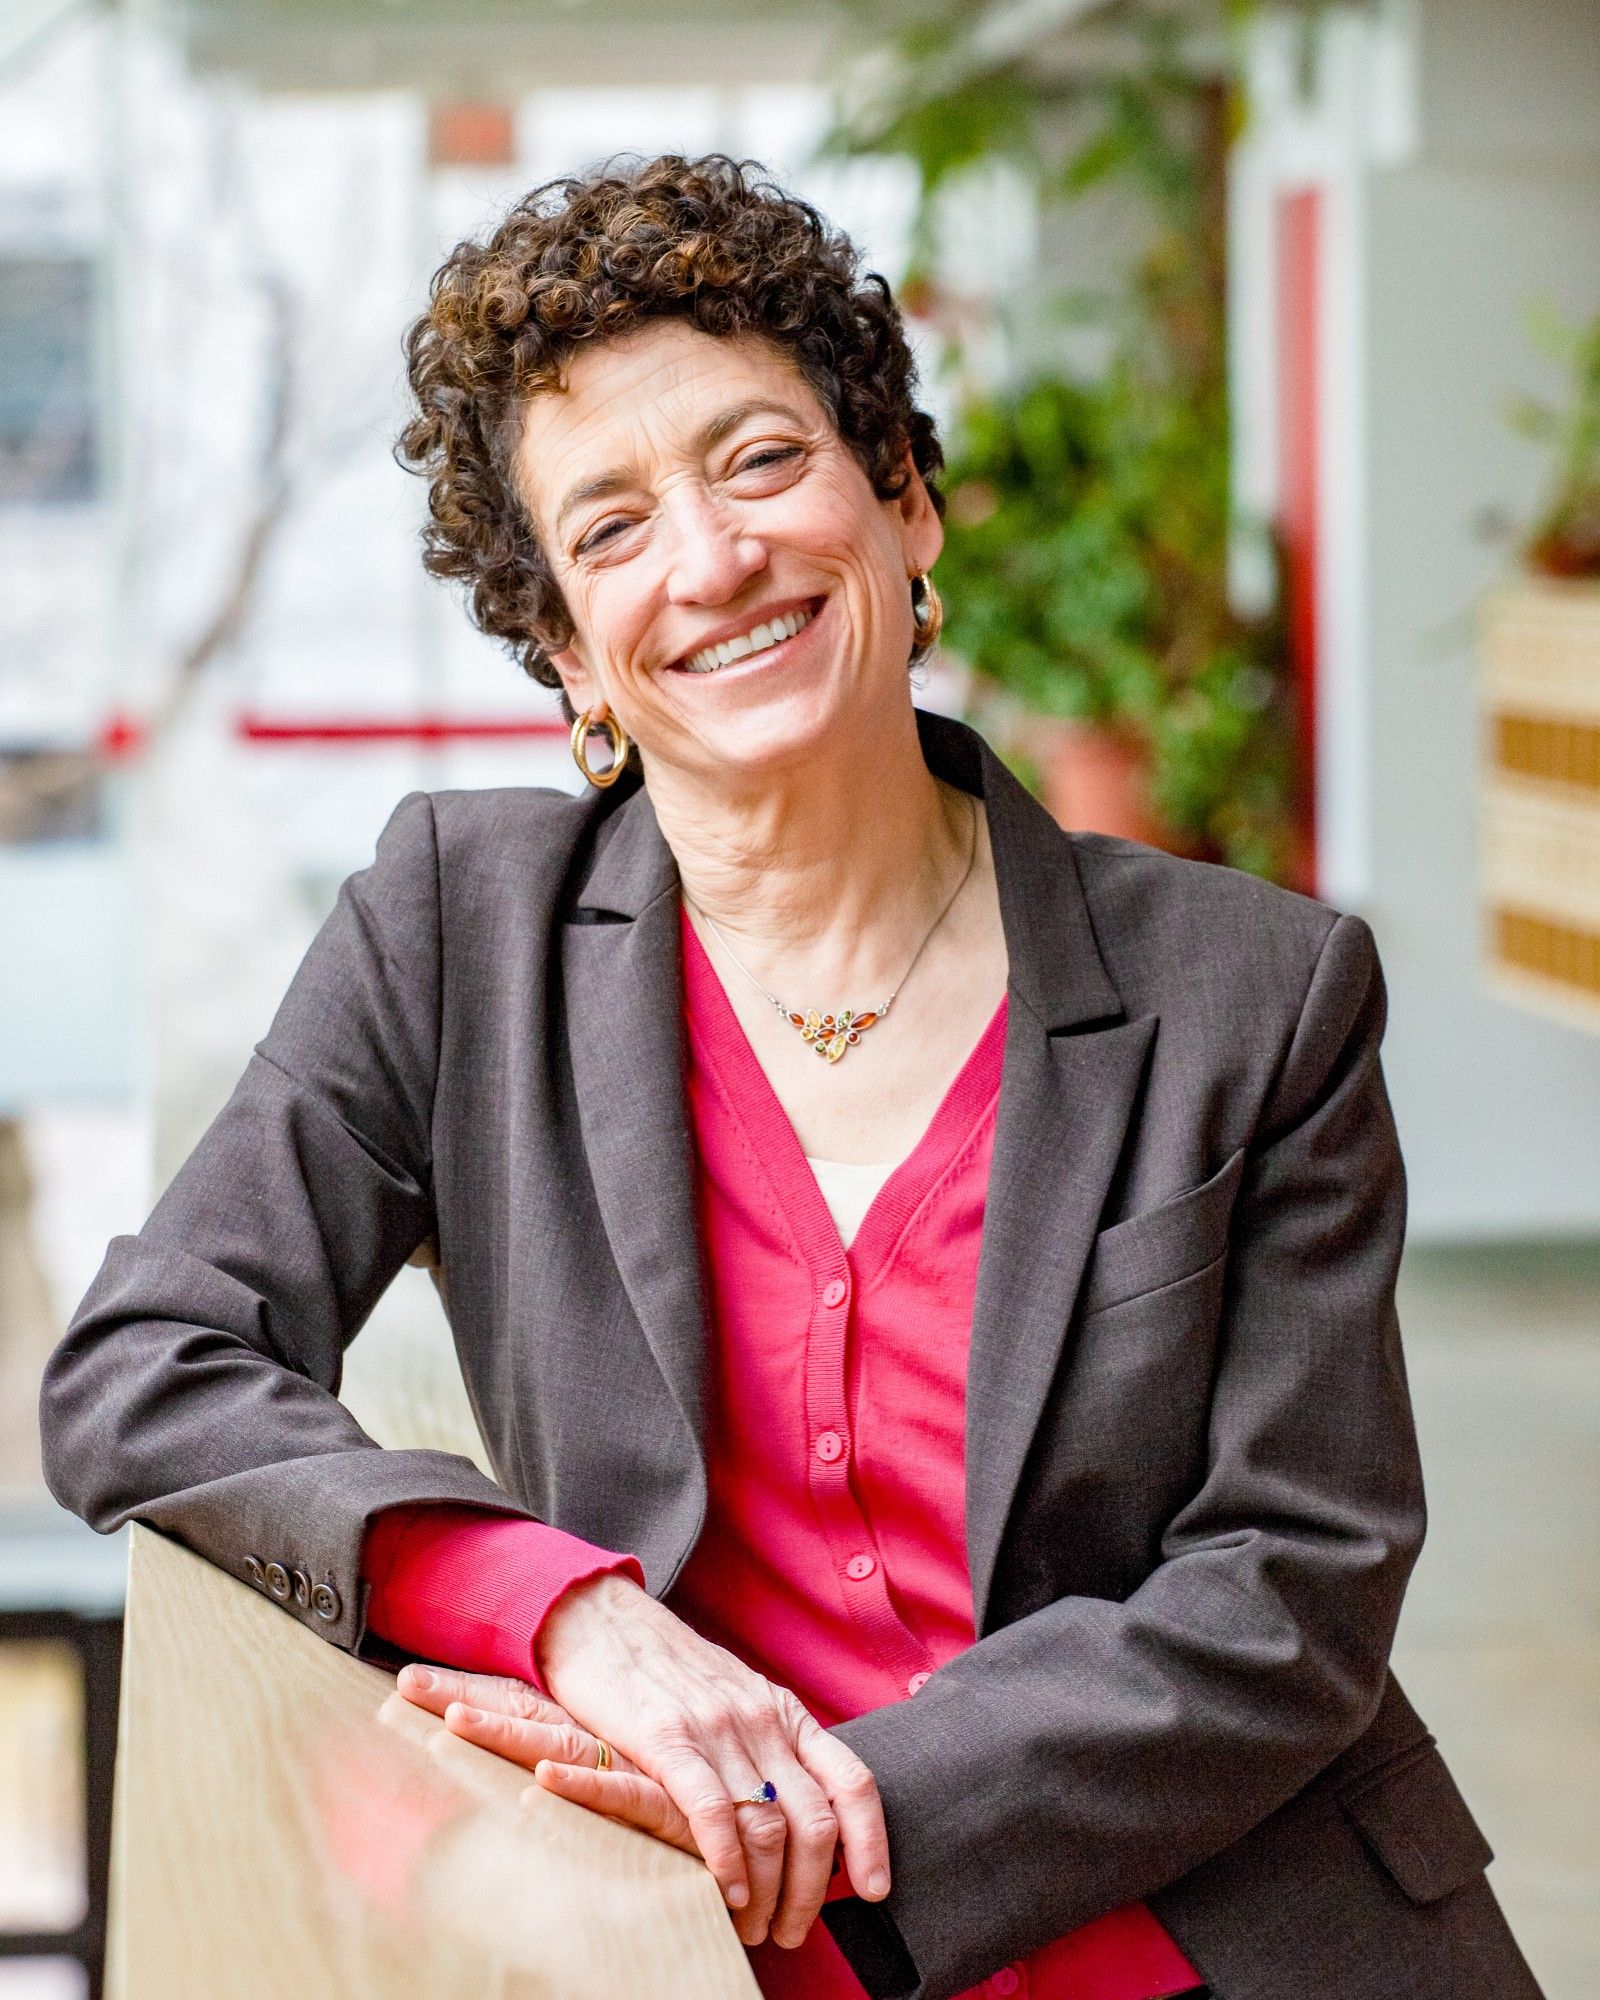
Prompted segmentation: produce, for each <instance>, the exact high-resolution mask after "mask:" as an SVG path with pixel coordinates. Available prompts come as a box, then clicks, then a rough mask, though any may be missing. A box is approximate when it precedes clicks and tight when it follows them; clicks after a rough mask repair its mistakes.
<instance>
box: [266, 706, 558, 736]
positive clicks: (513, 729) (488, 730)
mask: <svg viewBox="0 0 1600 2000" xmlns="http://www.w3.org/2000/svg"><path fill="white" fill-rule="evenodd" d="M233 728H234V734H235V735H236V736H237V737H239V739H240V740H241V741H242V742H245V743H483V742H507V741H516V740H518V739H527V738H530V737H561V738H565V737H566V736H567V735H568V734H569V726H568V725H567V724H566V723H565V722H563V721H562V720H561V718H560V716H558V715H529V716H518V717H516V718H515V719H512V718H495V717H489V716H464V715H456V716H453V715H396V716H381V717H379V716H319V717H318V718H317V720H316V721H314V722H307V721H294V720H291V719H289V718H283V717H272V716H265V715H252V714H250V713H248V712H246V713H245V714H242V715H240V716H239V717H238V718H237V719H236V720H235V722H234V725H233Z"/></svg>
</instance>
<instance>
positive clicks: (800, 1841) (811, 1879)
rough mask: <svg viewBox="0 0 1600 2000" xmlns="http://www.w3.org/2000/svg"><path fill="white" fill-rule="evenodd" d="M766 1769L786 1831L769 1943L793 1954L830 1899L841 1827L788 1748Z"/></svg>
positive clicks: (771, 1755) (773, 1755) (767, 1761)
mask: <svg viewBox="0 0 1600 2000" xmlns="http://www.w3.org/2000/svg"><path fill="white" fill-rule="evenodd" d="M763 1768H764V1769H765V1770H767V1771H768V1772H769V1773H771V1774H772V1782H773V1785H774V1786H775V1788H776V1790H777V1794H778V1803H779V1806H780V1808H781V1810H782V1812H783V1816H784V1819H785V1821H786V1822H787V1826H788V1839H787V1842H786V1845H785V1848H784V1856H783V1881H782V1886H781V1887H780V1890H779V1893H778V1905H777V1908H776V1910H775V1911H774V1912H773V1917H772V1926H771V1937H772V1941H773V1943H774V1944H777V1945H781V1946H782V1947H783V1948H784V1949H785V1950H786V1951H793V1950H795V1949H796V1947H797V1946H799V1945H802V1944H804V1943H805V1941H806V1938H807V1936H808V1935H809V1933H810V1930H811V1926H812V1925H813V1924H814V1923H815V1922H816V1920H817V1912H818V1911H819V1910H820V1909H821V1908H822V1901H823V1898H824V1897H825V1896H826V1895H827V1893H828V1884H829V1882H830V1881H831V1880H832V1878H833V1857H834V1852H835V1849H836V1848H837V1846H838V1841H839V1822H838V1820H837V1818H836V1817H835V1815H834V1811H833V1807H832V1806H831V1805H830V1804H829V1803H828V1797H827V1794H826V1793H825V1792H824V1791H823V1789H822V1787H821V1786H820V1785H819V1784H818V1783H817V1782H816V1780H815V1779H814V1778H813V1777H812V1776H811V1775H810V1773H809V1772H807V1771H806V1770H805V1769H804V1768H803V1767H802V1766H801V1765H800V1764H798V1763H797V1762H796V1761H795V1759H794V1756H793V1754H792V1753H791V1752H790V1750H789V1748H788V1745H787V1744H785V1745H783V1746H782V1748H781V1749H774V1750H772V1751H768V1752H766V1753H764V1756H763Z"/></svg>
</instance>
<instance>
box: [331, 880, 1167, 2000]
mask: <svg viewBox="0 0 1600 2000" xmlns="http://www.w3.org/2000/svg"><path fill="white" fill-rule="evenodd" d="M683 948H684V983H685V1004H686V1011H687V1019H688V1027H689V1037H688V1040H689V1060H688V1065H687V1071H686V1087H687V1094H688V1106H689V1112H690V1119H691V1124H692V1127H693V1131H694V1136H695V1142H696V1152H697V1158H698V1174H697V1187H696V1196H697V1207H698V1214H699V1221H700V1234H701V1242H702V1244H703V1245H704V1247H705V1258H706V1272H707V1283H708V1299H707V1304H708V1308H709V1316H710V1325H711V1329H712V1339H711V1347H710V1354H709V1357H708V1362H709V1365H708V1375H707V1391H708V1394H707V1411H708V1415H707V1435H706V1440H705V1442H706V1460H707V1466H708V1477H709V1483H710V1493H709V1504H708V1508H707V1515H706V1524H705V1528H704V1530H703V1532H702V1534H701V1537H700V1540H699V1542H698V1543H697V1544H696V1547H695V1550H694V1553H693V1554H692V1555H691V1557H690V1559H689V1561H688V1563H687V1564H686V1565H685V1568H684V1570H683V1572H682V1574H681V1575H680V1577H679V1578H678V1581H677V1583H676V1585H675V1586H674V1588H673V1591H672V1594H671V1596H670V1597H669V1599H668V1602H669V1603H670V1604H671V1606H672V1608H673V1609H674V1610H675V1611H677V1612H678V1613H679V1614H680V1615H681V1616H682V1617H684V1618H685V1619H687V1621H688V1622H689V1623H690V1624H691V1625H693V1626H694V1627H695V1629H696V1630H697V1631H700V1632H702V1633H704V1634H705V1635H706V1636H707V1637H708V1638H711V1639H714V1640H716V1641H717V1643H718V1644H720V1645H723V1646H726V1647H727V1648H728V1649H729V1650H730V1651H732V1652H734V1653H736V1654H738V1655H739V1657H740V1658H742V1659H744V1660H746V1661H747V1662H748V1663H749V1664H750V1665H751V1666H753V1667H755V1668H756V1669H757V1670H758V1671H759V1672H761V1673H764V1674H766V1675H768V1676H769V1677H770V1678H771V1679H773V1680H775V1681H779V1682H781V1683H783V1684H784V1685H786V1686H788V1687H791V1688H793V1689H794V1691H795V1692H796V1694H798V1695H799V1697H800V1698H801V1700H802V1701H804V1702H805V1704H806V1705H807V1707H808V1708H810V1710H811V1711H812V1713H813V1714H814V1715H816V1716H817V1717H818V1719H819V1720H820V1721H821V1722H823V1723H824V1724H825V1725H827V1724H832V1723H835V1722H839V1721H843V1720H844V1719H846V1718H847V1717H850V1716H854V1715H859V1714H860V1713H862V1711H864V1710H866V1709H869V1708H878V1707H882V1706H883V1705H885V1704H886V1703H889V1702H894V1701H904V1700H909V1699H911V1698H913V1697H914V1696H915V1695H916V1693H917V1691H918V1689H919V1688H921V1687H922V1685H923V1684H924V1682H925V1681H926V1680H927V1679H928V1678H929V1676H930V1675H932V1674H934V1673H936V1672H937V1671H938V1669H939V1668H940V1667H941V1666H942V1665H943V1664H944V1663H945V1662H946V1661H947V1660H949V1659H951V1658H953V1657H954V1656H955V1655H956V1654H957V1653H959V1652H962V1651H963V1650H965V1648H966V1647H968V1646H970V1645H971V1644H972V1643H973V1640H974V1633H973V1625H972V1593H971V1587H970V1584H969V1581H968V1576H967V1560H966V1530H965V1415H966V1412H965V1393H966V1363H967V1339H968V1333H969V1329H970V1325H971V1317H972V1300H973V1292H974V1287H975V1284H976V1278H977V1266H978V1250H979V1242H980V1237H981V1232H982V1227H983V1209H984V1194H985V1189H986V1186H987V1182H988V1171H989V1158H990V1153H991V1150H992V1147H993V1141H994V1115H995V1106H996V1102H997V1099H998V1096H999V1090H1000V1070H1001V1052H1002V1047H1003V1043H1004V1036H1005V1003H1004V1001H1002V1002H1001V1005H1000V1007H999V1009H998V1010H997V1011H996V1013H995V1015H994V1017H993V1018H992V1020H991V1021H990V1023H989V1025H988V1027H987V1028H986V1029H985V1030H984V1033H983V1035H982V1037H981V1038H980V1040H979V1042H978V1044H977V1046H976V1048H974V1050H973V1051H972V1053H971V1055H970V1056H969V1057H968V1059H967V1061H966V1062H965V1064H964V1065H963V1066H962V1069H961V1071H960V1073H959V1075H958V1076H957V1077H956V1079H955V1081H954V1082H953V1083H952V1084H951V1086H950V1088H949V1090H948V1091H947V1092H946V1094H945V1096H944V1099H943V1101H942V1102H941V1104H940V1106H939V1108H938V1110H937V1111H936V1112H935V1114H934V1117H933V1120H932V1123H931V1124H930V1125H929V1126H928V1128H927V1130H926V1131H925V1132H924V1134H923V1136H922V1138H921V1140H920V1141H919V1142H918V1144H917V1146H916V1147H915V1148H914V1150H913V1151H912V1152H911V1153H910V1155H909V1156H908V1157H907V1158H906V1159H905V1160H903V1161H902V1162H901V1164H900V1165H899V1166H898V1167H897V1168H896V1169H895V1171H894V1172H893V1173H892V1174H891V1175H890V1177H889V1179H888V1180H887V1182H886V1183H885V1184H884V1186H883V1188H882V1190H881V1191H880V1193H879V1195H878V1197H877V1199H876V1200H875V1201H874V1202H873V1204H872V1207H871V1208H870V1210H869V1211H868V1213H867V1216H866V1218H865V1220H864V1221H863V1223H862V1225H861V1228H860V1230H859V1232H858V1233H857V1235H856V1237H855V1240H854V1242H853V1243H852V1244H851V1246H850V1248H849V1250H848V1251H846V1249H845V1248H844V1246H843V1245H842V1244H841V1242H840V1239H839V1234H838V1231H837V1229H836V1228H835V1226H834V1223H833V1218H832V1216H831V1215H830V1213H829V1211H828V1208H827V1204H826V1203H825V1202H824V1200H823V1198H822V1194H821V1192H820V1190H819V1189H818V1187H817V1184H816V1180H815V1178H814V1177H813V1175H812V1173H811V1170H810V1168H809V1167H808V1166H807V1164H806V1161H805V1156H804V1154H803V1152H802V1150H801V1147H800V1142H799V1140H798V1139H797V1138H796V1136H795V1133H794V1130H793V1128H792V1127H791V1126H790V1124H789V1121H788V1119H787V1118H786V1116H785V1115H784V1112H783V1109H782V1107H781V1105H780V1104H779V1103H778V1100H777V1098H776V1097H775V1096H774V1094H773V1092H772V1088H771V1086H770V1084H769V1083H768V1081H767V1078H766V1075H765V1073H764V1072H763V1070H762V1069H761V1066H760V1064H759V1063H758V1062H757V1061H756V1058H755V1055H754V1053H753V1052H752V1050H751V1048H750V1045H749V1043H748V1041H747V1040H746V1038H745V1035H744V1032H743V1030H742V1028H741V1027H740V1025H739V1022H738V1018H737V1016H736V1015H735V1014H734V1012H733V1009H732V1006H731V1005H730V1003H729V1001H728V998H727V996H726V994H725V993H724V992H723V989H722V985H721V982H720V981H719V979H718V978H717V975H716V972H715V970H714V969H713V968H712V966H711V964H710V962H709V961H708V960H707V958H706V956H705V953H704V951H703V949H702V947H701V946H700V943H699V940H698V939H697V938H696V936H695V934H694V931H693V930H692V928H691V927H690V925H689V923H688V921H687V919H685V920H684V923H683ZM865 1053H866V1057H867V1059H868V1060H870V1047H869V1048H868V1050H867V1051H866V1052H865ZM859 1059H860V1058H859V1057H856V1056H854V1055H852V1056H851V1057H849V1058H847V1060H859ZM613 1569H622V1570H624V1571H626V1572H628V1573H630V1574H632V1575H633V1576H634V1577H635V1578H636V1579H637V1580H639V1581H641V1582H642V1581H643V1578H642V1576H641V1575H640V1572H639V1568H638V1565H637V1563H636V1562H634V1560H633V1558H632V1557H628V1556H618V1555H614V1554H612V1553H611V1552H610V1551H607V1550H601V1549H596V1548H594V1547H592V1546H591V1545H590V1544H587V1543H584V1542H581V1541H578V1540H576V1539H575V1538H574V1537H572V1536H570V1535H565V1534H562V1533H561V1532H560V1531H559V1530H557V1529H554V1528H548V1527H544V1526H541V1525H539V1524H537V1523H533V1522H519V1521H507V1520H505V1519H504V1518H501V1517H496V1516H492V1515H479V1514H476V1513H474V1511H473V1510H471V1509H467V1508H456V1507H443V1506H424V1507H413V1508H396V1509H392V1510H389V1511H388V1512H386V1513H384V1514H380V1515H379V1516H377V1517H376V1519H375V1520H374V1522H373V1523H372V1525H371V1527H370V1528H369V1530H368V1535H367V1539H366V1542H365V1544H364V1547H363V1558H362V1570H363V1574H364V1575H365V1576H366V1577H367V1578H368V1579H369V1580H370V1582H371V1585H372V1593H371V1598H370V1601H369V1605H368V1613H367V1616H368V1623H369V1624H370V1625H371V1626H372V1628H373V1629H374V1630H375V1631H377V1632H378V1633H379V1634H380V1635H381V1636H383V1637H385V1638H388V1639H390V1640H392V1641H393V1642H394V1643H396V1644H398V1645H400V1646H403V1647H405V1648H406V1649H407V1650H408V1651H411V1652H415V1653H419V1654H422V1655H423V1656H424V1657H427V1658H429V1659H436V1660H440V1661H443V1662H447V1663H449V1664H453V1665H456V1666H461V1667H466V1668H470V1669H473V1670H476V1671H479V1672H487V1673H499V1674H511V1675H515V1676H517V1677H519V1678H521V1679H524V1680H531V1681H534V1682H535V1683H536V1684H537V1674H536V1670H535V1666H534V1650H533V1649H534V1643H535V1640H536V1638H537V1634H538V1628H539V1623H540V1620H541V1619H542V1618H543V1616H544V1614H545V1612H546V1611H548V1609H549V1608H550V1606H551V1605H552V1604H553V1603H554V1602H555V1600H556V1598H557V1597H558V1596H560V1594H561V1592H562V1591H563V1590H565V1589H566V1588H568V1587H569V1585H571V1584H573V1583H575V1582H578V1581H580V1580H581V1579H583V1578H586V1577H589V1576H593V1575H596V1574H600V1573H602V1572H604V1571H607V1570H613ZM997 1865H1003V1858H1000V1857H997ZM1063 1865H1064V1866H1070V1857H1063ZM835 1893H838V1894H848V1893H850V1885H849V1883H848V1881H846V1880H844V1879H843V1878H842V1877H841V1878H840V1879H838V1880H837V1881H836V1883H835ZM751 1958H752V1963H753V1965H754V1968H755V1972H756V1976H757V1979H758V1981H759V1983H760V1985H761V1988H762V1991H763V1993H764V1994H766V1995H767V1996H769V2000H802V1996H804V2000H860V1996H861V1993H862V1988H861V1986H860V1984H859V1982H858V1981H857V1980H856V1978H855V1976H854V1974H853V1973H852V1972H851V1971H850V1969H849V1966H848V1964H847V1963H846V1961H845V1959H844V1957H843V1955H842V1954H841V1953H840V1952H839V1951H838V1949H837V1948H836V1947H835V1945H834V1944H833V1941H832V1939H831V1937H830V1936H829V1934H828V1931H827V1929H826V1926H824V1925H822V1924H816V1925H814V1926H813V1927H812V1931H811V1934H810V1936H809V1937H808V1938H807V1940H806V1942H805V1943H804V1944H803V1945H802V1946H801V1947H800V1948H799V1950H797V1951H793V1952H785V1951H780V1950H779V1949H778V1948H777V1947H776V1946H775V1945H771V1944H766V1945H763V1946H761V1947H759V1948H758V1949H757V1950H756V1951H754V1952H753V1953H752V1954H751ZM1200 1983H1201V1981H1200V1976H1199V1974H1198V1973H1197V1972H1196V1971H1195V1970H1194V1968H1193V1967H1192V1966H1191V1965H1190V1964H1189V1962H1188V1960H1187V1959H1186V1958H1185V1957H1184V1955H1183V1953H1182V1952H1181V1951H1180V1950H1179V1949H1178V1947H1177V1945H1176V1944H1175V1943H1174V1942H1173V1940H1172V1939H1171V1938H1170V1937H1169V1936H1168V1935H1167V1933H1166V1931H1165V1930H1163V1929H1162V1927H1161V1926H1160V1925H1159V1924H1158V1923H1157V1922H1156V1920H1155V1918H1154V1917H1153V1916H1152V1915H1151V1914H1150V1912H1149V1911H1148V1910H1147V1909H1145V1908H1144V1907H1143V1906H1142V1905H1130V1906H1129V1907H1127V1908H1125V1909H1121V1910H1116V1911H1112V1912H1110V1913H1109V1914H1107V1915H1105V1916H1102V1917H1100V1918H1097V1919H1096V1920H1095V1921H1094V1922H1092V1923H1089V1924H1086V1925H1084V1926H1083V1927H1082V1928H1081V1929H1079V1930H1076V1931H1074V1932H1072V1933H1071V1934H1070V1935H1069V1936H1067V1937H1064V1938H1059V1939H1057V1940H1055V1941H1054V1942H1053V1943H1050V1944H1047V1945H1045V1946H1043V1947H1042V1948H1041V1949H1039V1950H1037V1951H1034V1952H1032V1953H1030V1954H1029V1955H1028V1956H1027V1957H1026V1958H1023V1959H1021V1960H1019V1961H1018V1962H1017V1963H1016V1964H1014V1965H1011V1966H1005V1967H1002V1968H1000V1969H999V1970H998V1971H997V1972H995V1973H994V1974H992V1975H991V1976H990V1978H989V1979H987V1980H985V1981H984V1982H983V1983H982V1984H981V1985H980V1986H978V1987H975V1988H973V1989H972V1991H973V1993H974V1994H975V1995H976V1994H984V1995H991V1994H992V1995H1008V1994H1032V1995H1034V1996H1035V2000H1069V1996H1070V2000H1155V1996H1160V1995H1167V1994H1174V1993H1180V1992H1184V1991H1186V1990H1187V1989H1189V1988H1191V1987H1194V1986H1198V1985H1199V1984H1200Z"/></svg>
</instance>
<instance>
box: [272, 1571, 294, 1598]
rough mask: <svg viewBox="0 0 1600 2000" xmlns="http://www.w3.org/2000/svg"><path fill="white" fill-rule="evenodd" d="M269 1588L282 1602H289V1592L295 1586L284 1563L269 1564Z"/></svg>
mask: <svg viewBox="0 0 1600 2000" xmlns="http://www.w3.org/2000/svg"><path fill="white" fill-rule="evenodd" d="M266 1573H267V1590H268V1593H269V1594H270V1595H271V1596H273V1597H275V1598H276V1599H277V1600H278V1602H279V1603H280V1604H287V1603H288V1601H289V1592H290V1591H291V1590H292V1589H293V1588H294V1586H293V1585H292V1584H291V1583H290V1581H289V1572H288V1571H287V1570H286V1569H285V1568H284V1566H283V1564H282V1563H268V1564H267V1572H266Z"/></svg>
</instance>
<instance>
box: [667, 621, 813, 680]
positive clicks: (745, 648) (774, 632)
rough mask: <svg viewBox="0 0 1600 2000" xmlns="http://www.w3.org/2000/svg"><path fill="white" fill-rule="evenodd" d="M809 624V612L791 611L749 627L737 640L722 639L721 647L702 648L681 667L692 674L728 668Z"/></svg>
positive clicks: (709, 672)
mask: <svg viewBox="0 0 1600 2000" xmlns="http://www.w3.org/2000/svg"><path fill="white" fill-rule="evenodd" d="M810 623H811V613H810V612H809V611H791V612H790V613H789V615H788V616H787V617H786V618H774V619H773V620H772V621H771V623H770V624H767V625H756V626H752V628H751V629H750V630H749V631H748V632H744V633H741V634H740V635H739V637H738V638H736V639H724V640H723V641H722V643H721V644H720V645H717V646H705V647H702V648H701V650H700V651H699V652H698V653H691V654H690V656H689V657H688V659H687V660H685V661H684V663H683V664H684V666H685V668H686V669H687V670H688V671H689V672H690V673H691V674H714V673H715V672H716V671H717V669H718V667H726V666H731V665H732V663H733V662H734V661H735V660H742V659H744V658H745V657H746V656H747V655H748V654H751V653H764V652H765V651H766V650H767V648H768V647H769V646H776V645H777V644H778V643H779V642H780V641H781V640H784V639H792V638H793V637H794V635H795V634H796V632H799V631H801V630H803V629H804V627H805V626H807V625H809V624H810Z"/></svg>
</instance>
